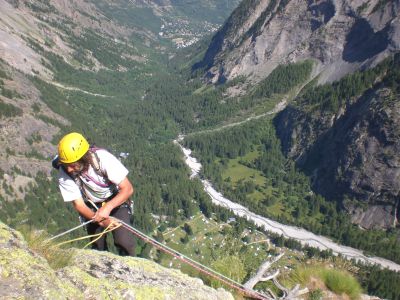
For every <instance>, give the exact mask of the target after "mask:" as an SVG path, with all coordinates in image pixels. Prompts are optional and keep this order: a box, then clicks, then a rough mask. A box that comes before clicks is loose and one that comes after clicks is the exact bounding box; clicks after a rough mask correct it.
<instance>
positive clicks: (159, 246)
mask: <svg viewBox="0 0 400 300" xmlns="http://www.w3.org/2000/svg"><path fill="white" fill-rule="evenodd" d="M119 221H120V220H119ZM120 223H121V224H122V226H124V228H125V229H127V230H128V231H130V232H132V233H133V234H134V235H136V236H137V237H139V238H140V239H142V240H144V241H145V242H148V243H150V244H152V245H153V246H154V247H156V248H157V249H159V250H161V251H164V252H165V253H168V254H170V255H172V256H173V257H176V258H177V259H179V260H181V261H182V262H184V263H186V264H188V265H190V266H192V267H193V268H195V269H196V270H199V271H200V272H202V273H204V274H207V275H209V276H211V277H213V278H215V279H217V280H219V281H221V282H223V283H225V284H226V285H228V286H230V287H231V288H233V289H236V290H238V291H240V292H242V293H243V294H245V295H247V296H250V297H251V298H253V299H259V300H266V299H267V300H268V298H267V297H265V296H263V295H261V294H259V293H257V292H254V291H249V290H247V289H245V288H243V287H241V286H238V285H237V284H234V283H232V282H230V281H228V280H226V279H224V278H221V277H220V276H218V275H216V274H214V273H212V272H210V271H208V270H205V269H204V268H202V267H201V266H199V265H198V264H196V263H195V262H193V261H190V260H187V259H185V258H184V257H183V256H181V255H180V254H179V253H176V252H173V251H171V250H169V249H167V248H165V247H163V246H162V244H158V243H156V242H154V241H153V240H152V239H150V238H149V237H147V236H146V235H144V234H142V233H139V232H138V231H136V230H135V229H133V228H131V227H130V226H128V225H127V224H125V223H124V222H121V221H120Z"/></svg>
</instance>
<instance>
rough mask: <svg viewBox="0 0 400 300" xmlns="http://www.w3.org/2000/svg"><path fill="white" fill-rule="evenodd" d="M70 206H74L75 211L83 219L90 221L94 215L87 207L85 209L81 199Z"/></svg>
mask: <svg viewBox="0 0 400 300" xmlns="http://www.w3.org/2000/svg"><path fill="white" fill-rule="evenodd" d="M72 204H73V205H74V208H75V210H76V211H77V212H78V213H79V214H80V215H82V216H83V217H85V219H87V220H90V219H92V218H93V217H94V214H95V213H94V212H93V211H92V210H91V209H90V208H89V207H87V205H86V204H85V202H84V201H83V199H82V198H79V199H76V200H74V201H72Z"/></svg>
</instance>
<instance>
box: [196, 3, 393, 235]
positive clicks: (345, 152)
mask: <svg viewBox="0 0 400 300" xmlns="http://www.w3.org/2000/svg"><path fill="white" fill-rule="evenodd" d="M399 12H400V2H399V1H397V0H396V1H384V0H376V1H375V0H374V1H364V0H357V1H347V0H338V1H331V0H322V1H300V0H299V1H298V0H290V1H287V0H285V1H283V0H282V1H280V0H277V1H269V0H252V1H243V2H242V3H241V4H240V5H239V6H238V8H237V9H236V10H235V11H234V12H233V13H232V15H231V16H230V18H229V19H228V20H227V21H226V22H225V24H224V26H223V27H222V28H221V29H220V30H219V31H218V32H217V33H216V35H214V37H213V39H212V42H211V44H210V45H209V47H208V50H207V52H206V53H205V55H204V58H203V60H202V61H200V62H198V63H197V64H195V65H194V66H193V68H194V69H204V70H205V74H206V75H205V78H206V79H207V80H208V81H210V82H213V83H222V82H225V81H227V80H232V79H234V78H237V77H239V76H243V77H245V78H247V81H249V82H252V83H253V84H254V83H258V82H261V80H263V79H264V78H267V77H268V75H269V74H270V73H271V72H272V71H273V70H274V69H275V68H276V67H277V66H278V65H281V64H290V63H296V62H299V61H304V60H311V61H313V72H312V75H311V76H312V77H313V78H314V81H313V82H312V83H311V84H309V85H307V86H306V87H305V89H304V90H305V91H304V93H303V94H305V95H303V96H302V93H300V96H299V97H297V98H296V99H295V100H294V102H293V103H292V104H289V106H288V107H287V108H286V109H285V110H284V111H283V112H282V113H280V114H279V116H278V117H277V118H276V120H275V125H276V128H277V134H278V136H279V138H280V139H281V141H282V147H283V150H284V152H285V153H286V154H287V156H289V157H290V158H293V159H295V160H296V162H297V164H298V166H300V167H301V168H303V169H304V170H305V171H306V172H307V173H308V174H309V176H310V177H311V179H312V182H313V188H314V190H315V191H316V192H318V193H320V194H322V195H324V196H325V197H326V198H328V199H332V200H335V201H338V203H339V206H340V207H342V208H344V209H345V210H347V211H348V212H349V213H350V214H351V216H352V220H353V222H354V223H356V224H359V225H360V226H362V227H364V228H392V227H396V226H397V225H398V224H399V222H398V214H399V186H398V179H399V172H400V168H399V167H400V165H399V161H400V158H399V156H398V154H397V153H398V147H399V146H398V143H397V139H398V125H399V124H398V120H399V114H398V108H397V102H398V90H397V86H396V84H392V83H391V82H393V81H394V82H395V81H397V80H398V78H397V75H395V74H391V75H388V74H389V73H391V72H392V71H393V70H394V69H395V68H398V66H397V59H398V58H395V59H394V60H393V61H392V63H391V64H390V65H389V66H387V67H386V69H385V70H384V71H382V73H380V74H375V75H374V76H375V77H374V76H373V77H374V78H373V80H372V81H371V82H369V83H368V84H366V85H365V86H364V87H363V88H362V89H360V90H358V92H357V93H353V91H354V90H356V89H357V88H356V87H355V86H357V85H359V83H360V82H363V81H367V80H371V79H367V75H366V76H364V77H363V76H362V75H360V76H359V75H356V76H355V77H354V78H353V79H349V78H350V77H351V76H352V75H351V74H353V73H355V72H358V71H366V72H367V71H368V70H371V69H373V68H375V67H376V66H378V67H377V68H379V64H380V63H381V62H384V61H385V60H387V59H389V60H390V59H391V57H393V56H394V55H395V54H396V53H397V52H398V51H399V50H400V16H399V15H400V14H399ZM383 64H385V63H383ZM347 75H348V76H350V77H346V76H347ZM388 77H391V79H389V78H388ZM342 78H343V80H344V81H343V82H345V81H346V80H348V81H349V85H348V87H347V86H346V84H342V85H340V84H338V85H335V84H336V83H335V82H340V80H341V79H342ZM311 79H312V78H311ZM351 80H354V82H351V83H350V81H351ZM312 84H314V85H315V86H317V87H316V88H315V90H318V86H321V87H322V88H321V89H320V90H321V91H322V90H323V89H324V88H323V86H324V84H328V85H326V86H329V84H333V85H332V86H333V88H332V92H331V93H326V94H324V93H323V92H322V94H323V96H318V95H317V94H318V92H315V93H312V92H310V93H307V90H313V87H312ZM352 85H353V86H354V88H353V87H352ZM340 88H346V91H347V92H348V95H345V93H341V92H340V91H339V92H337V93H336V92H334V91H335V90H337V89H340ZM327 89H328V88H327ZM350 94H351V95H350ZM318 97H319V98H318Z"/></svg>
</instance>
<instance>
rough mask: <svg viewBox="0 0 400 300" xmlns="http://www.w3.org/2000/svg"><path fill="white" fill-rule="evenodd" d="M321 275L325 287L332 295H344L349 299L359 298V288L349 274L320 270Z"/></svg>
mask: <svg viewBox="0 0 400 300" xmlns="http://www.w3.org/2000/svg"><path fill="white" fill-rule="evenodd" d="M321 275H322V279H323V281H324V283H325V285H326V287H327V288H328V289H330V290H331V291H333V292H334V293H336V294H338V295H340V294H343V293H344V294H346V295H348V296H349V297H350V299H358V298H359V296H360V294H361V286H360V284H359V283H358V281H357V280H356V279H355V278H354V277H353V276H351V275H350V274H349V273H347V272H344V271H340V270H333V269H325V270H322V274H321Z"/></svg>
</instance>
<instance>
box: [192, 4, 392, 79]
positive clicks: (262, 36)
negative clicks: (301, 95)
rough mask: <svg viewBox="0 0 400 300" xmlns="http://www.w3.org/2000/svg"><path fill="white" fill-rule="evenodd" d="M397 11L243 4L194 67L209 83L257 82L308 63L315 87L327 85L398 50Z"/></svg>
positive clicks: (386, 7) (348, 6)
mask: <svg viewBox="0 0 400 300" xmlns="http://www.w3.org/2000/svg"><path fill="white" fill-rule="evenodd" d="M399 8H400V1H399V0H395V1H385V0H357V1H350V0H322V1H303V0H275V1H274V0H251V1H243V2H242V3H241V4H240V5H239V7H238V8H237V9H236V10H235V11H234V12H233V14H232V15H231V17H230V18H229V19H228V20H227V22H226V23H225V25H224V26H223V27H222V28H221V29H220V30H219V32H218V33H217V34H216V35H215V36H214V38H213V40H212V42H211V44H210V46H209V48H208V50H207V52H206V54H205V57H204V59H203V60H202V61H201V62H199V63H198V64H196V65H195V66H194V68H205V69H206V71H207V77H208V78H209V79H210V81H212V82H223V81H225V80H227V79H228V80H229V79H233V78H235V77H237V76H239V75H245V76H250V77H251V78H253V79H254V80H255V81H258V80H260V79H263V78H265V77H266V76H268V74H269V73H270V72H271V71H272V70H273V69H274V68H275V67H276V66H277V65H279V64H282V63H289V62H297V61H301V60H304V59H312V60H314V61H315V62H317V64H316V70H315V71H316V73H317V74H319V82H320V83H324V82H331V81H334V80H337V79H338V78H341V77H342V76H344V75H345V74H347V73H350V72H352V71H354V70H358V69H360V68H365V67H368V66H371V65H375V64H376V63H377V62H379V61H381V60H382V59H383V58H385V57H387V56H388V55H389V54H390V53H392V52H393V51H396V50H399V49H400V47H399V46H400V31H399V30H400V18H399Z"/></svg>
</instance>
